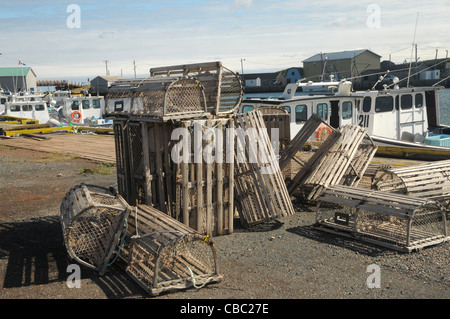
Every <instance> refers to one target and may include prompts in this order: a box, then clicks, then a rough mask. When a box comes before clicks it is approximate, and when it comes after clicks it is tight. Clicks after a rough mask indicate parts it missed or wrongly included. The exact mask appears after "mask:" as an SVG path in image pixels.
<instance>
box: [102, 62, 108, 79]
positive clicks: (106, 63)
mask: <svg viewBox="0 0 450 319" xmlns="http://www.w3.org/2000/svg"><path fill="white" fill-rule="evenodd" d="M103 62H105V65H106V76H109V71H108V60H104V61H103Z"/></svg>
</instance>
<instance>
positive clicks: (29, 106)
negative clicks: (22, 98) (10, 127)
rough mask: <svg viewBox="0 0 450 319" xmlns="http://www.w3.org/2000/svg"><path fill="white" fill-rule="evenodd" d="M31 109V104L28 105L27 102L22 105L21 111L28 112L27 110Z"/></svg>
mask: <svg viewBox="0 0 450 319" xmlns="http://www.w3.org/2000/svg"><path fill="white" fill-rule="evenodd" d="M32 110H33V107H32V106H31V105H29V104H25V105H22V111H23V112H29V111H32Z"/></svg>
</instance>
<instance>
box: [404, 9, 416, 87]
mask: <svg viewBox="0 0 450 319" xmlns="http://www.w3.org/2000/svg"><path fill="white" fill-rule="evenodd" d="M417 20H419V12H417V16H416V26H415V28H414V38H413V43H412V50H411V59H410V60H409V70H408V81H407V83H406V87H409V79H410V77H411V65H412V57H413V52H414V47H415V44H414V43H415V42H416V31H417Z"/></svg>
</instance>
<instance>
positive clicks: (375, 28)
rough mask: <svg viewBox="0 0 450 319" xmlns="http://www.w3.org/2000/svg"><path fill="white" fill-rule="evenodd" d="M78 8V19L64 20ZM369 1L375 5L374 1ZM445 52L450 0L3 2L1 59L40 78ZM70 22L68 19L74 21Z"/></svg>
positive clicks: (449, 45) (397, 58) (268, 68)
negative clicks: (353, 53) (332, 55)
mask: <svg viewBox="0 0 450 319" xmlns="http://www.w3.org/2000/svg"><path fill="white" fill-rule="evenodd" d="M71 4H76V5H77V6H78V7H79V9H80V12H79V16H77V17H79V22H80V24H79V26H80V27H79V28H71V27H69V26H68V24H67V20H68V19H70V18H71V17H73V16H72V14H73V11H69V12H67V8H68V6H69V5H71ZM375 9H376V10H375ZM417 13H419V15H418V20H417V32H416V35H415V43H417V45H418V56H419V57H420V60H426V59H433V58H434V57H435V54H436V50H438V57H439V58H443V57H445V56H446V51H445V50H450V36H449V35H448V30H450V19H449V18H448V17H449V16H450V15H449V13H450V0H429V1H423V0H422V1H417V0H410V1H390V0H389V1H387V0H382V1H363V0H360V1H354V0H347V1H331V0H322V1H303V0H295V1H294V0H286V1H266V0H222V1H218V0H204V1H203V0H169V1H168V0H165V1H130V2H125V1H116V0H112V1H92V0H90V1H84V0H83V1H77V0H70V1H62V0H42V1H39V2H38V1H35V0H34V1H31V0H24V1H3V0H0V30H2V32H1V33H0V53H2V55H0V66H16V65H17V63H18V61H19V60H20V61H23V62H24V63H26V64H27V66H31V67H33V69H34V70H35V72H36V74H37V76H38V78H41V79H61V78H67V79H73V78H77V79H79V80H81V81H87V79H88V78H93V77H95V76H97V75H104V74H105V73H106V65H105V62H104V61H105V60H107V61H108V69H109V72H110V74H111V75H121V74H122V75H123V76H126V77H132V76H134V73H133V72H134V70H133V60H134V61H136V71H137V74H138V76H147V75H148V70H149V69H150V68H151V67H158V66H165V65H172V64H184V63H196V62H206V61H217V60H220V61H222V62H223V63H224V65H225V66H227V67H229V68H231V69H234V70H236V71H239V72H240V71H241V66H242V65H241V59H245V60H243V68H244V72H245V73H254V72H272V71H278V70H282V69H285V68H288V67H291V66H298V67H301V66H302V61H303V60H305V59H307V58H308V57H310V56H312V55H314V54H316V53H319V52H334V51H344V50H355V49H370V50H372V51H374V52H375V53H377V54H379V55H381V56H382V60H387V59H389V56H391V59H392V61H394V62H398V63H400V62H403V61H404V60H405V59H406V60H409V59H410V57H411V48H412V42H413V40H414V30H415V24H416V17H417ZM71 21H75V20H71Z"/></svg>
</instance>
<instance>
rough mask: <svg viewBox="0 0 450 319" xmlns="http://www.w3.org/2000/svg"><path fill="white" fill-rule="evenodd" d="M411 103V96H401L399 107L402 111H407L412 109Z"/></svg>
mask: <svg viewBox="0 0 450 319" xmlns="http://www.w3.org/2000/svg"><path fill="white" fill-rule="evenodd" d="M412 105H413V101H412V95H411V94H407V95H402V96H401V97H400V107H401V109H402V110H409V109H412Z"/></svg>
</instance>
